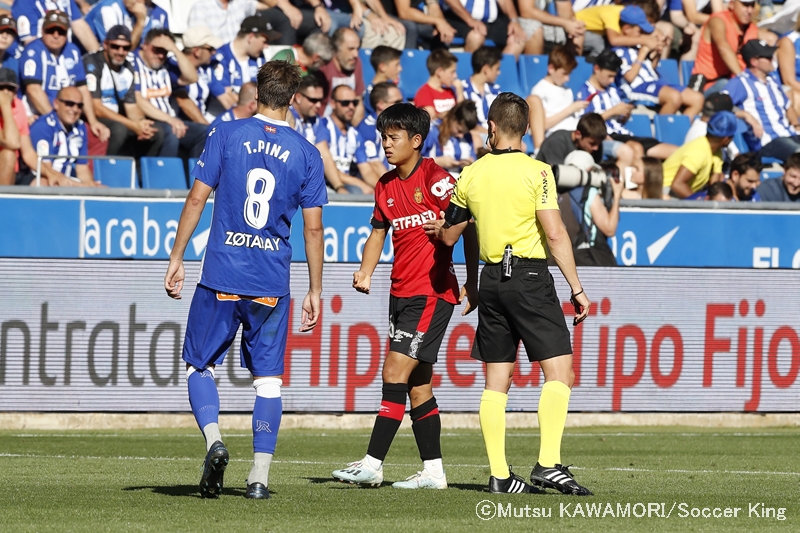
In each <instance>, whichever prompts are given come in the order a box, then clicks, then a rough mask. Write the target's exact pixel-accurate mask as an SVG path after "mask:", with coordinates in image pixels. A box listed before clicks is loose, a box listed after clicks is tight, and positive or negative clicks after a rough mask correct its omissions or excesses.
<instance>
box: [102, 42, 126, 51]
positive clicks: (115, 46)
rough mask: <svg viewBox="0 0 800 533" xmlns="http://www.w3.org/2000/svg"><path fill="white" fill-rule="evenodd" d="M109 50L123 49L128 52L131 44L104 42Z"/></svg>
mask: <svg viewBox="0 0 800 533" xmlns="http://www.w3.org/2000/svg"><path fill="white" fill-rule="evenodd" d="M106 44H107V45H108V47H109V48H110V49H111V50H124V51H126V52H129V51H130V49H131V45H129V44H114V43H106Z"/></svg>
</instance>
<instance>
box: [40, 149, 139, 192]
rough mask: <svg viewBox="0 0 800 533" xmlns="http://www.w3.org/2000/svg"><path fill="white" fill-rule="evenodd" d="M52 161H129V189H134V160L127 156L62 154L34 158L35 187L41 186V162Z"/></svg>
mask: <svg viewBox="0 0 800 533" xmlns="http://www.w3.org/2000/svg"><path fill="white" fill-rule="evenodd" d="M45 159H47V160H52V161H55V160H56V159H93V160H101V159H102V160H106V161H116V160H120V161H130V162H131V185H130V188H131V189H135V188H136V159H134V158H133V157H130V156H127V155H81V156H71V155H67V156H65V155H63V154H46V155H42V154H39V155H37V156H36V186H37V187H39V186H40V185H41V176H42V161H43V160H45Z"/></svg>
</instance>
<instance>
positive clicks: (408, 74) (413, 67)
mask: <svg viewBox="0 0 800 533" xmlns="http://www.w3.org/2000/svg"><path fill="white" fill-rule="evenodd" d="M429 55H431V53H430V52H429V51H427V50H410V49H409V50H403V55H402V56H401V57H400V65H401V66H402V67H403V72H402V73H401V74H400V91H402V93H403V96H404V97H405V98H406V99H408V100H411V101H413V100H414V95H415V94H417V91H418V90H419V88H420V87H422V86H423V85H424V84H425V83H426V82H427V81H428V78H429V77H430V76H429V75H428V67H427V66H426V65H425V61H426V60H427V59H428V56H429Z"/></svg>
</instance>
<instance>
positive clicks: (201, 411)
mask: <svg viewBox="0 0 800 533" xmlns="http://www.w3.org/2000/svg"><path fill="white" fill-rule="evenodd" d="M186 383H187V385H188V388H189V404H190V405H191V406H192V413H193V414H194V419H195V420H196V421H197V426H198V427H199V428H200V430H201V431H202V432H203V436H205V438H206V449H207V450H208V449H209V448H211V445H212V444H214V442H216V441H218V440H221V439H222V438H221V436H220V433H219V393H218V392H217V383H216V382H215V381H214V369H213V368H206V369H205V370H198V369H196V368H194V367H191V366H190V367H189V368H188V369H187V370H186Z"/></svg>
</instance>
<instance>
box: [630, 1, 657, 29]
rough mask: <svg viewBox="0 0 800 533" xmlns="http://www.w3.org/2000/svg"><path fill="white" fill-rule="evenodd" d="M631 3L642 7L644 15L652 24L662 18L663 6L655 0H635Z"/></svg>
mask: <svg viewBox="0 0 800 533" xmlns="http://www.w3.org/2000/svg"><path fill="white" fill-rule="evenodd" d="M631 3H632V4H633V5H635V6H639V7H641V8H642V11H644V16H645V17H647V21H648V22H650V23H651V24H655V23H656V22H658V19H660V18H661V8H660V7H658V3H657V2H656V1H655V0H633V2H631Z"/></svg>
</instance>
